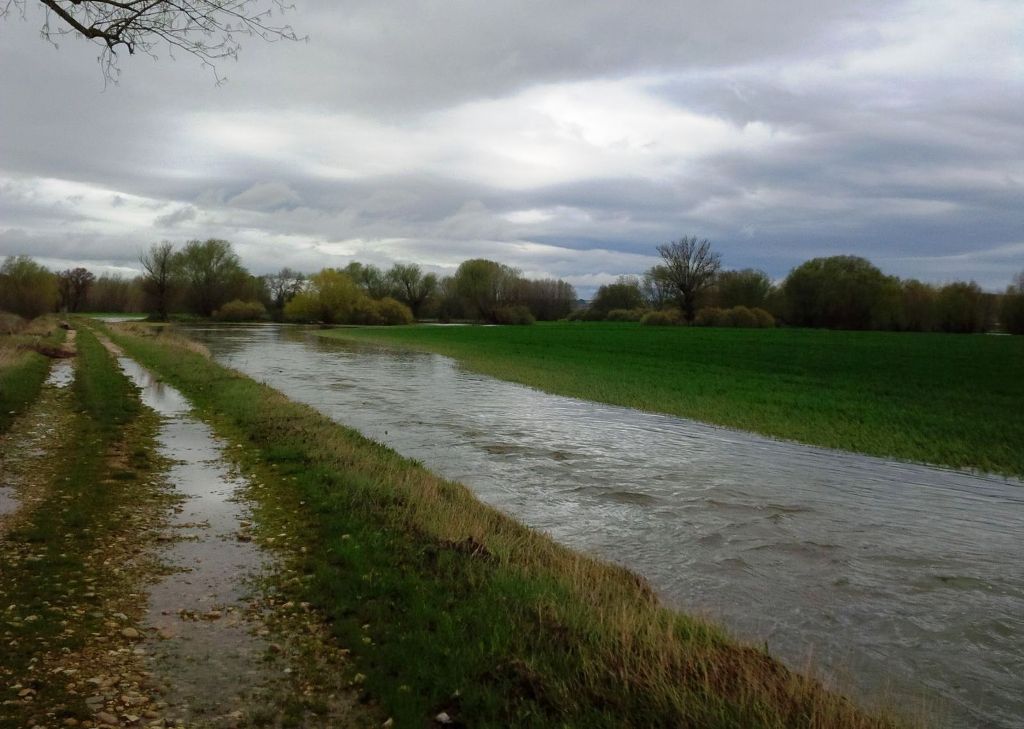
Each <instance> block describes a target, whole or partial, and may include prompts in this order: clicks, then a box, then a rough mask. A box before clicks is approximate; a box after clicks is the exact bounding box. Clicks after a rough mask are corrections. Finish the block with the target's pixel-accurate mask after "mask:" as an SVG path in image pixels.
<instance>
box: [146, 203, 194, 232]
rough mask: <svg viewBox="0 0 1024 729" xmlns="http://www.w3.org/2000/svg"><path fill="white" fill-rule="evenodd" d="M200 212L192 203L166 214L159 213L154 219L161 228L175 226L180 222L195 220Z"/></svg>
mask: <svg viewBox="0 0 1024 729" xmlns="http://www.w3.org/2000/svg"><path fill="white" fill-rule="evenodd" d="M197 215H198V213H197V212H196V209H195V208H194V207H193V206H191V205H186V206H185V207H182V208H178V209H177V210H173V211H171V212H169V213H167V214H166V215H159V216H157V217H156V219H155V220H154V221H153V222H154V223H155V224H156V225H157V226H158V227H160V228H173V227H175V226H176V225H178V224H179V223H187V222H188V221H190V220H195V219H196V217H197Z"/></svg>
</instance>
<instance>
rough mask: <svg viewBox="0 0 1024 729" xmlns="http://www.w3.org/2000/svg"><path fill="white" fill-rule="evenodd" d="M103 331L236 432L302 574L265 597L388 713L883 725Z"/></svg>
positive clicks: (337, 431) (347, 436)
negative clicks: (348, 669) (319, 634)
mask: <svg viewBox="0 0 1024 729" xmlns="http://www.w3.org/2000/svg"><path fill="white" fill-rule="evenodd" d="M133 331H135V332H138V331H139V328H134V330H133ZM114 332H115V334H114V338H115V340H116V341H117V342H118V343H119V344H120V345H121V346H122V347H124V348H125V349H126V350H127V351H128V353H129V354H131V355H132V356H133V357H135V358H136V359H137V360H139V361H140V362H141V363H142V364H144V365H145V366H147V367H148V368H150V369H151V370H153V371H154V372H157V373H159V374H160V375H161V376H162V377H163V378H165V379H166V380H167V381H168V382H169V383H171V384H173V385H174V386H176V387H177V388H179V389H180V390H181V391H182V392H183V393H184V394H185V395H186V396H187V397H188V398H189V399H190V400H191V401H192V402H193V403H194V404H195V405H196V407H197V408H198V410H199V412H200V413H201V414H202V415H203V416H204V417H206V418H207V419H209V420H210V421H211V422H212V423H213V424H214V425H215V427H216V428H217V429H218V431H219V432H220V433H221V434H222V435H225V436H227V437H228V438H229V439H231V440H234V441H236V442H237V443H239V444H243V445H244V447H243V448H237V449H233V450H232V452H233V453H234V454H236V455H237V457H238V458H239V459H240V461H241V463H242V464H243V465H244V467H245V468H246V469H247V470H249V471H251V472H252V473H253V476H254V479H255V481H256V482H257V483H258V484H259V486H258V487H257V488H254V489H253V493H254V494H255V495H256V497H257V498H258V506H257V511H256V516H257V520H258V522H259V523H260V525H261V527H262V529H263V533H264V535H267V536H269V535H273V539H266V540H265V541H266V542H271V541H273V542H274V546H275V547H276V548H279V549H285V550H286V555H284V556H285V558H286V559H288V560H290V561H291V565H292V567H293V568H294V569H295V570H296V572H297V574H298V575H299V577H297V578H296V579H294V580H292V581H291V582H290V584H289V585H287V588H286V589H288V590H289V592H288V593H287V594H286V595H284V596H283V597H282V599H288V600H294V601H295V603H298V602H299V601H305V602H309V603H311V604H312V605H313V607H314V608H315V609H317V610H319V611H320V612H321V613H322V614H323V615H324V617H325V619H326V620H327V621H328V622H329V624H330V625H331V626H332V630H333V632H334V635H335V637H336V639H337V640H338V641H339V643H340V644H341V645H342V646H344V647H346V648H348V649H350V650H351V652H352V659H353V663H354V670H356V671H358V672H359V673H358V675H355V676H354V681H355V682H356V684H357V685H360V686H362V687H363V689H364V690H365V692H366V696H367V698H368V699H370V700H374V701H378V702H380V704H381V705H382V708H383V709H384V710H385V711H387V712H388V713H389V714H390V715H391V716H393V717H394V719H395V723H396V726H423V725H424V723H425V722H426V721H429V719H430V717H433V716H434V715H435V714H437V713H438V712H440V711H445V712H447V713H448V714H449V715H450V716H452V717H453V718H455V719H456V720H457V721H458V722H461V724H462V725H465V726H473V727H486V726H543V727H548V726H580V727H623V726H635V727H651V726H673V727H779V728H781V727H822V728H824V727H833V728H843V727H880V726H891V725H892V724H891V723H890V722H888V721H885V720H880V719H876V718H873V717H870V716H868V715H867V714H865V713H862V712H861V711H859V710H857V709H856V708H854V707H853V706H852V705H851V704H850V703H849V702H848V701H846V700H845V699H843V698H841V697H839V696H837V695H834V694H831V693H828V692H826V691H825V690H823V689H822V688H821V686H820V685H819V684H817V683H816V682H814V681H813V680H810V679H808V678H805V677H803V676H800V675H797V674H794V673H792V672H790V671H788V670H787V669H785V668H784V667H783V666H782V665H780V664H779V663H777V662H776V661H774V660H773V659H771V658H770V657H769V656H767V655H765V654H764V653H763V652H761V651H759V650H756V649H753V648H748V647H743V646H740V645H737V644H736V643H734V642H732V641H731V640H729V639H728V638H726V637H725V636H724V635H723V634H722V633H721V632H720V631H719V630H717V629H716V628H714V627H712V626H709V625H708V624H706V623H705V622H702V621H700V620H696V619H693V618H690V617H688V616H686V615H681V614H678V613H674V612H671V611H668V610H666V609H664V608H662V607H661V606H660V605H659V604H658V601H657V599H656V598H655V596H654V595H653V593H652V592H651V591H650V590H649V589H648V588H647V586H646V585H645V584H644V583H643V581H642V580H641V579H640V578H638V577H636V576H635V575H633V574H631V573H629V572H627V571H625V570H623V569H621V568H617V567H614V566H611V565H608V564H604V563H601V562H598V561H596V560H594V559H591V558H589V557H586V556H583V555H581V554H578V553H575V552H573V551H571V550H569V549H566V548H564V547H561V546H559V545H557V544H556V543H554V542H553V541H552V540H550V539H548V538H547V537H545V536H542V535H540V534H538V533H535V532H532V531H530V530H529V529H527V528H525V527H524V526H522V525H520V524H519V523H517V522H515V521H514V520H512V519H510V518H508V517H506V516H504V515H503V514H501V513H500V512H498V511H496V510H494V509H491V508H490V507H487V506H485V505H483V504H481V503H480V502H478V501H477V500H476V499H474V497H473V496H472V494H471V493H470V492H469V490H468V489H466V488H465V487H464V486H462V485H460V484H457V483H452V482H449V481H445V480H443V479H441V478H440V477H438V476H435V475H434V474H432V473H430V472H429V471H427V470H425V469H423V468H422V467H421V466H420V465H418V464H417V463H415V462H413V461H410V460H408V459H405V458H402V457H401V456H399V455H398V454H396V453H395V452H393V451H391V450H389V449H388V448H386V447H384V446H382V445H380V444H377V443H375V442H373V441H370V440H367V439H365V438H364V437H362V436H361V435H359V434H358V433H356V432H355V431H353V430H350V429H347V428H344V427H341V426H339V425H337V424H335V423H334V422H332V421H330V420H329V419H327V418H326V417H324V416H322V415H320V414H319V413H317V412H316V411H315V410H313V409H312V408H310V407H307V406H304V405H299V404H297V403H294V402H291V401H289V400H288V399H287V398H285V397H284V396H283V395H281V394H280V393H278V392H276V391H274V390H272V389H270V388H268V387H266V386H264V385H261V384H259V383H257V382H255V381H253V380H251V379H249V378H247V377H245V376H243V375H241V374H239V373H236V372H233V371H231V370H228V369H225V368H223V367H221V366H219V365H217V364H215V363H213V362H211V361H209V360H208V359H205V358H204V357H203V356H201V355H200V354H197V353H196V352H195V350H194V348H191V349H190V348H189V347H188V345H187V343H183V342H182V341H181V340H179V339H178V338H176V337H175V336H174V335H172V334H167V333H164V334H161V335H159V336H150V337H147V336H142V335H139V334H137V333H136V334H126V333H125V329H121V330H120V333H118V330H117V329H116V328H115V329H114ZM283 545H287V547H283Z"/></svg>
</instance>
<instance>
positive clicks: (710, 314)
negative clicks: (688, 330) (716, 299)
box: [693, 306, 725, 327]
mask: <svg viewBox="0 0 1024 729" xmlns="http://www.w3.org/2000/svg"><path fill="white" fill-rule="evenodd" d="M693 323H694V326H698V327H720V326H725V312H724V311H723V310H721V309H719V308H718V307H717V306H708V307H705V308H703V309H701V310H700V311H698V312H697V316H695V317H694V318H693Z"/></svg>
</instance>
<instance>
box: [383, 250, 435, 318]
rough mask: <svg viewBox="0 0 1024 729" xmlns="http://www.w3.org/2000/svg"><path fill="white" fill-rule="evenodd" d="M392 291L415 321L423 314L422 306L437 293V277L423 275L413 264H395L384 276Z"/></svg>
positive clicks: (430, 274)
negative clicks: (410, 312) (409, 311)
mask: <svg viewBox="0 0 1024 729" xmlns="http://www.w3.org/2000/svg"><path fill="white" fill-rule="evenodd" d="M385 278H386V279H387V280H388V282H390V284H391V286H392V288H393V289H394V292H395V295H396V298H397V299H398V300H399V301H401V302H402V303H403V304H405V305H406V306H408V307H409V309H410V310H411V311H412V315H413V316H414V317H416V318H417V319H418V318H419V317H420V314H422V312H423V305H424V304H425V303H426V302H427V300H428V299H429V298H430V297H431V296H433V295H434V292H436V291H437V276H435V275H434V274H432V273H428V274H426V275H424V274H423V270H422V269H421V268H420V267H419V266H417V265H416V264H415V263H410V264H407V265H406V264H401V263H396V264H395V265H393V266H392V267H391V268H390V269H388V272H387V273H386V274H385Z"/></svg>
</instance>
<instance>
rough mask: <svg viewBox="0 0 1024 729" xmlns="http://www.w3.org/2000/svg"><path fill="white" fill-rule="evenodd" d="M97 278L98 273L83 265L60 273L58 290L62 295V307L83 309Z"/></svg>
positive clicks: (70, 309) (71, 310)
mask: <svg viewBox="0 0 1024 729" xmlns="http://www.w3.org/2000/svg"><path fill="white" fill-rule="evenodd" d="M95 280H96V275H95V274H93V273H92V272H91V271H88V270H86V269H84V268H82V267H78V268H71V269H67V270H64V271H61V272H60V273H58V274H57V291H58V293H59V295H60V306H61V308H63V309H65V310H67V311H70V312H76V311H78V310H79V309H81V308H82V305H83V304H84V303H85V300H86V296H88V294H89V288H90V287H91V286H92V284H93V282H94V281H95Z"/></svg>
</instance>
